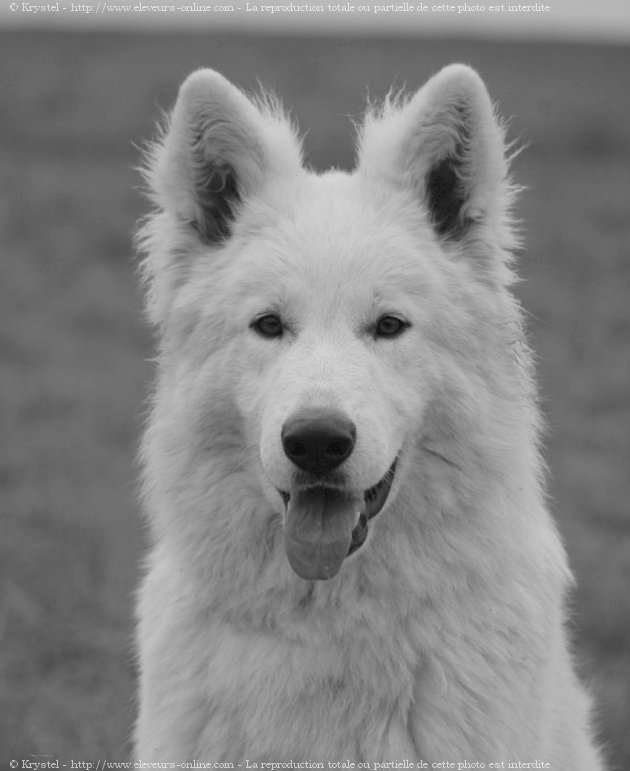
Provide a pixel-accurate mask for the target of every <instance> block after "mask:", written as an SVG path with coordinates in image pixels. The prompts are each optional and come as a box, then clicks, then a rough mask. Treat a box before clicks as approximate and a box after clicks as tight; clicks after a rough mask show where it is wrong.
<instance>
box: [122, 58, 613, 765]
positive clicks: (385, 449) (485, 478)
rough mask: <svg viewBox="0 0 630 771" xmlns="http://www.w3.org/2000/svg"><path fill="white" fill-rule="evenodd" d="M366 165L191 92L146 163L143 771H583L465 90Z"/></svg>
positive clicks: (281, 123)
mask: <svg viewBox="0 0 630 771" xmlns="http://www.w3.org/2000/svg"><path fill="white" fill-rule="evenodd" d="M357 159H358V160H357V165H356V169H355V170H354V171H353V172H352V173H351V174H346V173H342V172H339V171H331V172H328V173H326V174H322V175H318V174H315V173H313V172H312V171H310V170H308V169H306V168H304V167H303V165H302V163H301V149H300V145H299V142H298V140H297V139H296V136H295V133H294V131H293V129H292V127H291V125H290V123H289V122H288V121H287V120H286V118H285V117H283V115H282V113H281V111H280V109H279V108H278V106H277V105H276V104H275V103H274V102H273V100H271V99H270V98H268V97H265V98H263V99H262V100H259V101H257V102H254V101H251V100H250V99H248V98H247V97H246V96H245V95H244V94H243V93H242V92H240V91H239V90H237V89H236V88H235V87H234V86H232V85H231V84H230V83H228V82H227V81H226V80H225V79H224V78H223V77H222V76H221V75H219V74H217V73H216V72H212V71H210V70H201V71H199V72H196V73H194V74H193V75H191V76H190V77H189V78H188V80H187V81H186V82H185V83H184V85H183V86H182V89H181V92H180V94H179V98H178V100H177V104H176V106H175V109H174V111H173V113H172V116H171V119H170V121H169V124H168V127H167V129H166V130H165V132H164V135H163V137H162V139H161V140H160V141H159V142H158V143H157V145H156V146H155V148H154V152H153V154H152V157H151V159H150V162H149V168H148V172H147V175H148V179H149V182H150V186H151V190H152V195H153V198H154V202H155V205H156V211H155V213H154V214H152V215H151V217H150V218H149V220H148V222H147V224H146V225H145V227H144V228H143V230H142V233H141V236H140V246H141V249H142V250H143V252H144V253H145V255H146V256H145V260H144V268H145V272H146V279H147V284H148V308H149V313H150V316H151V319H152V321H153V323H154V324H155V325H156V327H157V328H158V330H159V339H160V350H159V357H158V360H159V371H158V379H157V387H156V391H155V397H154V402H153V409H152V415H151V418H150V421H149V425H148V428H147V432H146V437H145V441H144V445H143V462H144V468H145V499H146V510H147V517H148V521H149V523H150V528H151V534H152V539H153V543H152V550H151V553H150V556H149V558H148V570H147V575H146V578H145V580H144V583H143V586H142V589H141V594H140V602H139V611H138V612H139V651H140V652H139V659H140V666H141V689H140V716H139V720H138V724H137V730H136V756H137V758H139V759H141V760H142V761H162V762H172V763H183V762H187V761H193V760H196V761H198V762H200V763H204V762H207V763H213V764H216V763H222V764H223V765H224V766H228V767H231V766H233V767H238V766H239V764H241V766H242V767H243V768H245V767H247V766H249V767H255V766H254V764H255V763H258V764H259V767H260V764H261V763H262V762H263V761H266V762H271V763H275V764H279V765H278V766H277V767H288V766H290V765H291V764H293V766H296V765H297V764H300V763H301V764H302V766H301V767H303V768H304V767H309V764H310V766H314V765H316V764H317V763H320V764H321V763H323V764H325V763H326V762H327V761H347V760H349V761H351V762H353V763H356V764H362V765H360V766H359V765H357V766H356V767H364V768H367V767H368V766H369V764H374V763H391V762H392V761H396V762H399V763H402V762H407V761H408V763H409V765H408V766H407V767H417V768H457V769H459V768H470V767H474V768H493V767H494V768H508V767H510V766H508V763H509V762H511V763H513V764H514V766H512V767H518V768H551V769H553V771H597V770H598V769H601V768H602V764H601V761H600V760H599V759H598V753H597V751H596V749H594V746H593V744H592V742H591V739H590V731H589V727H588V711H589V704H588V699H587V696H586V695H585V693H584V691H583V690H582V688H581V686H580V685H579V683H578V681H577V679H576V677H575V675H574V672H573V669H572V663H571V659H570V654H569V649H568V645H567V639H566V633H565V628H564V620H565V610H564V595H565V592H566V589H567V586H568V585H569V584H570V574H569V571H568V568H567V565H566V559H565V553H564V551H563V548H562V545H561V543H560V540H559V538H558V536H557V533H556V530H555V527H554V525H553V523H552V521H551V519H550V516H549V514H548V512H547V510H546V508H545V502H544V495H543V491H542V471H541V460H540V456H539V451H538V427H539V416H538V410H537V406H536V395H535V390H534V386H533V382H532V372H531V362H530V354H529V352H528V348H527V344H526V342H525V339H524V335H523V330H522V314H521V311H520V309H519V306H518V304H517V302H516V301H515V300H514V298H513V297H512V295H511V294H510V291H509V287H510V284H511V282H512V280H513V273H512V270H511V256H510V249H511V248H513V247H514V237H513V233H512V222H511V219H510V206H511V204H512V202H513V197H514V196H513V192H514V190H513V188H512V187H511V185H510V182H509V179H508V168H507V161H506V157H505V148H504V139H503V131H502V129H501V126H500V124H499V122H498V121H497V119H496V117H495V114H494V111H493V107H492V104H491V102H490V99H489V97H488V94H487V91H486V89H485V87H484V85H483V83H482V81H481V80H480V78H479V76H478V75H477V74H476V73H475V72H474V71H472V70H471V69H469V68H468V67H465V66H462V65H453V66H450V67H447V68H446V69H444V70H442V71H441V72H440V73H439V74H437V75H436V76H435V77H433V78H432V79H431V80H429V82H428V83H427V84H426V85H425V86H424V87H423V88H422V89H420V90H419V91H418V92H417V93H416V94H415V95H414V96H413V97H412V98H410V99H408V100H402V99H391V100H389V101H388V102H387V103H386V104H385V105H384V106H383V107H382V108H380V109H379V110H372V111H371V112H370V113H369V114H368V115H367V117H366V119H365V121H364V124H363V127H362V129H361V132H360V136H359V139H358V150H357ZM422 762H424V763H425V764H427V765H422ZM519 762H520V763H521V765H517V764H518V763H519ZM445 763H447V764H448V763H450V764H451V765H444V764H445ZM493 763H494V764H496V765H494V766H493V765H491V764H493ZM501 763H503V765H501ZM282 764H284V765H282ZM287 764H288V765H287ZM411 764H412V765H411ZM439 764H443V765H439ZM466 764H468V765H466ZM473 764H477V765H473ZM527 764H530V765H527ZM535 764H538V765H535ZM545 764H547V765H545ZM372 767H374V766H373V765H372ZM399 767H400V766H399Z"/></svg>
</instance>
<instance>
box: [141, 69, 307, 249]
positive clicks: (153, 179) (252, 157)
mask: <svg viewBox="0 0 630 771" xmlns="http://www.w3.org/2000/svg"><path fill="white" fill-rule="evenodd" d="M300 164H301V150H300V146H299V142H298V140H297V139H296V137H295V134H294V132H293V130H292V127H291V125H290V123H289V121H288V120H287V119H286V118H284V116H283V115H282V114H281V113H280V110H279V109H278V108H277V106H276V105H275V104H274V103H273V102H272V100H271V99H267V100H266V101H264V102H261V104H260V105H256V104H254V103H253V102H252V101H250V100H249V99H248V98H247V97H246V96H245V95H244V94H243V93H242V92H241V91H239V90H238V89H237V88H236V87H235V86H233V85H232V84H231V83H230V82H229V81H227V80H226V79H225V78H224V77H222V76H221V75H219V73H218V72H214V71H213V70H208V69H202V70H198V71H197V72H194V73H193V74H192V75H190V76H189V77H188V78H187V80H186V81H185V82H184V83H183V85H182V87H181V89H180V91H179V96H178V98H177V102H176V104H175V108H174V110H173V112H172V115H171V117H170V121H169V123H168V126H167V129H166V132H165V134H164V137H163V141H162V142H159V143H158V144H157V146H156V148H154V151H153V153H152V158H151V160H150V161H149V168H148V172H147V175H146V176H147V178H148V181H149V185H150V188H151V190H152V193H153V196H154V198H155V199H156V202H157V203H158V206H159V207H160V208H161V209H162V210H164V211H166V212H169V213H171V214H174V215H175V216H176V217H177V218H178V219H179V220H181V221H182V222H183V223H187V224H190V225H192V226H193V227H194V228H195V229H196V230H197V232H198V234H199V237H200V238H201V240H202V241H203V242H205V243H208V244H213V243H216V242H219V241H221V240H223V239H225V238H226V237H227V236H229V235H230V233H231V227H232V223H233V220H234V218H235V216H236V215H237V211H238V207H239V204H240V202H241V201H244V200H245V199H246V198H247V197H248V196H250V195H253V194H255V193H256V192H257V191H258V190H259V189H260V188H262V186H263V185H264V184H265V181H266V180H267V178H269V177H271V176H273V175H284V174H287V173H295V171H296V169H298V168H299V167H300Z"/></svg>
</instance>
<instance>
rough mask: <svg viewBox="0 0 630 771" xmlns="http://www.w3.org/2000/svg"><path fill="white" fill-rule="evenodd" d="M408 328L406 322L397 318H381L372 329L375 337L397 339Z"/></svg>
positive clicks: (388, 316)
mask: <svg viewBox="0 0 630 771" xmlns="http://www.w3.org/2000/svg"><path fill="white" fill-rule="evenodd" d="M408 326H409V322H408V321H404V320H403V319H399V318H398V316H390V315H387V316H381V318H380V319H379V320H378V321H377V322H376V326H375V327H374V336H375V337H397V336H398V335H400V334H402V332H404V331H405V329H407V327H408Z"/></svg>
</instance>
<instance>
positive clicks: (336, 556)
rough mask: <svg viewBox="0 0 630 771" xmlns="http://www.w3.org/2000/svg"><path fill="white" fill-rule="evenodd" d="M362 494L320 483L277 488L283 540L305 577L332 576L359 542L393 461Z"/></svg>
mask: <svg viewBox="0 0 630 771" xmlns="http://www.w3.org/2000/svg"><path fill="white" fill-rule="evenodd" d="M397 460H398V459H397V458H396V459H395V460H394V462H393V463H392V465H391V466H390V467H389V469H388V470H387V473H386V474H385V475H384V476H383V478H382V479H381V480H380V481H379V482H377V484H375V485H374V486H373V487H370V488H369V489H368V490H365V491H364V492H363V495H362V496H361V495H357V494H354V493H349V492H348V491H347V490H339V489H336V488H332V487H326V486H314V487H308V488H303V489H298V490H295V491H293V492H292V493H288V492H285V491H282V490H281V491H280V494H281V495H282V497H283V499H284V503H285V506H286V515H285V523H284V546H285V551H286V553H287V558H288V560H289V563H290V565H291V567H292V568H293V570H294V571H295V572H296V573H297V574H298V575H299V576H300V577H301V578H304V579H306V580H309V581H316V580H326V579H328V578H332V577H333V576H335V575H336V574H337V573H338V572H339V569H340V568H341V563H342V562H343V560H344V559H345V558H346V557H347V556H349V555H350V554H353V553H354V552H355V551H357V550H358V549H360V548H361V546H362V545H363V544H364V543H365V539H366V538H367V534H368V522H369V520H370V519H372V518H373V517H375V516H376V515H377V514H378V513H379V511H380V510H381V509H382V508H383V506H384V505H385V501H386V500H387V497H388V495H389V491H390V490H391V487H392V483H393V481H394V475H395V473H396V462H397Z"/></svg>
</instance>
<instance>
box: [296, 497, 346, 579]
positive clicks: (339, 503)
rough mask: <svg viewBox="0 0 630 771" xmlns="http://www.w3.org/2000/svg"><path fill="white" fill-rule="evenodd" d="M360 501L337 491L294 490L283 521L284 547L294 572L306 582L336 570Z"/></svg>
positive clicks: (328, 576) (343, 554)
mask: <svg viewBox="0 0 630 771" xmlns="http://www.w3.org/2000/svg"><path fill="white" fill-rule="evenodd" d="M358 510H359V502H358V500H356V499H354V498H353V497H349V496H348V495H347V494H344V493H341V492H340V491H338V490H330V489H327V488H325V487H316V488H312V489H310V490H301V491H299V492H293V493H292V494H291V498H290V500H289V503H288V505H287V514H286V519H285V523H284V548H285V551H286V553H287V557H288V558H289V563H290V564H291V567H292V568H293V570H295V572H296V573H297V574H298V575H299V576H300V577H301V578H304V579H306V580H307V581H315V580H318V579H319V580H323V579H327V578H332V577H333V576H334V575H336V574H337V573H338V572H339V568H340V567H341V563H342V562H343V560H344V558H345V557H346V556H347V554H348V550H349V549H350V544H351V542H352V529H353V528H354V525H355V524H356V520H357V513H358Z"/></svg>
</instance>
